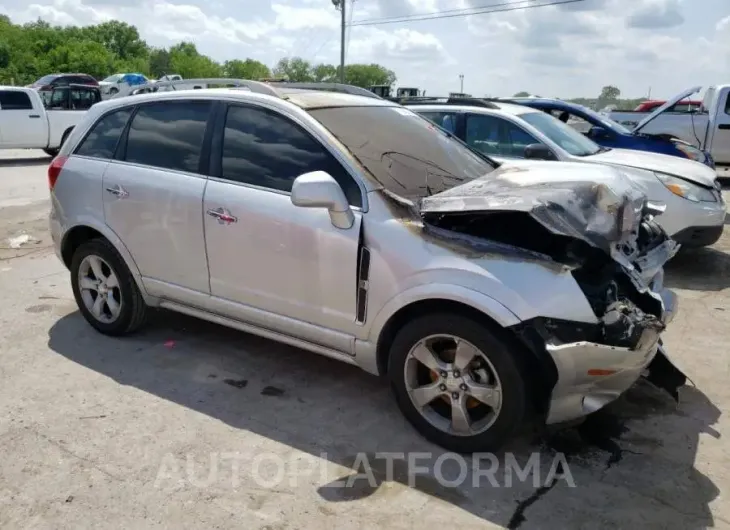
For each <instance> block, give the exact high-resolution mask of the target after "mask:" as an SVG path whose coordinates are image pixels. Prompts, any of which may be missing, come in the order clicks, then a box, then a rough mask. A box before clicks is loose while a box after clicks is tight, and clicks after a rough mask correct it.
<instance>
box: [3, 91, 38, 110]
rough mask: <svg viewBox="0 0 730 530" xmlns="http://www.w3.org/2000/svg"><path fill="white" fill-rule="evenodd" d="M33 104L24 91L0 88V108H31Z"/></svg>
mask: <svg viewBox="0 0 730 530" xmlns="http://www.w3.org/2000/svg"><path fill="white" fill-rule="evenodd" d="M32 108H33V104H32V103H31V102H30V97H28V94H26V93H25V92H21V91H19V90H0V109H1V110H31V109H32Z"/></svg>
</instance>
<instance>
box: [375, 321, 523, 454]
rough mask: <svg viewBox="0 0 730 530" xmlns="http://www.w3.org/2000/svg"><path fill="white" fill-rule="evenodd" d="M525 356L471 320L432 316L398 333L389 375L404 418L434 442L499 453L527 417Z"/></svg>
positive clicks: (461, 449) (452, 447)
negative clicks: (523, 366) (523, 365)
mask: <svg viewBox="0 0 730 530" xmlns="http://www.w3.org/2000/svg"><path fill="white" fill-rule="evenodd" d="M520 354H521V352H515V351H513V349H511V348H509V347H508V345H507V344H506V343H505V342H504V341H502V340H501V339H500V338H499V337H497V336H496V335H495V334H494V333H492V332H491V331H490V330H489V329H488V328H486V327H485V326H484V325H482V324H480V323H478V322H476V321H475V320H472V319H470V318H468V317H464V316H460V315H454V314H446V313H443V314H432V315H425V316H422V317H419V318H417V319H415V320H413V321H411V322H409V323H408V324H406V325H405V326H404V327H403V328H402V329H401V330H400V331H399V332H398V333H397V335H396V337H395V339H394V341H393V343H392V345H391V349H390V357H389V361H388V363H389V364H388V375H389V378H390V382H391V387H392V390H393V393H394V394H395V398H396V401H397V403H398V406H399V407H400V409H401V411H402V413H403V414H404V416H405V417H406V419H407V420H408V421H409V422H410V423H411V424H412V425H413V426H414V427H415V429H416V430H417V431H418V432H419V433H420V434H421V435H422V436H424V437H425V438H426V439H427V440H429V441H431V442H433V443H436V444H438V445H440V446H441V447H443V448H445V449H447V450H450V451H455V452H458V453H473V452H481V451H497V450H498V449H500V448H501V447H502V446H503V445H504V444H505V443H506V442H507V441H508V440H509V439H510V438H511V437H512V436H513V435H514V434H515V433H516V431H517V430H518V428H520V427H521V426H522V424H523V422H524V420H525V418H526V415H527V409H528V396H527V385H526V376H525V375H524V370H523V369H522V368H521V366H522V363H521V362H520V361H521V358H520V357H519V355H520Z"/></svg>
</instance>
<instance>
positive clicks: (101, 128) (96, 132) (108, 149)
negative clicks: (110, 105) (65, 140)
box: [76, 109, 132, 159]
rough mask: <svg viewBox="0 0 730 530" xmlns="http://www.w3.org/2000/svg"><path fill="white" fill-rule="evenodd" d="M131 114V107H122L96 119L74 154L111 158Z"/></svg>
mask: <svg viewBox="0 0 730 530" xmlns="http://www.w3.org/2000/svg"><path fill="white" fill-rule="evenodd" d="M131 114H132V110H131V109H122V110H118V111H116V112H112V113H110V114H107V115H106V116H104V117H103V118H102V119H100V120H99V121H97V122H96V124H95V125H94V126H93V127H92V128H91V131H89V134H88V135H87V136H86V138H84V140H83V141H82V142H81V145H79V146H78V148H76V154H77V155H81V156H90V157H93V158H104V159H111V158H113V157H114V152H115V151H116V149H117V144H118V143H119V138H120V137H121V136H122V131H124V126H125V125H126V124H127V120H129V116H130V115H131Z"/></svg>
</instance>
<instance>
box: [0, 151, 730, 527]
mask: <svg viewBox="0 0 730 530" xmlns="http://www.w3.org/2000/svg"><path fill="white" fill-rule="evenodd" d="M0 158H1V160H0V239H2V243H0V292H1V293H2V304H0V359H2V361H1V362H0V446H1V447H2V449H3V456H4V458H3V459H2V460H0V527H1V528H8V529H9V528H49V529H51V528H52V529H61V528H82V527H83V528H85V527H94V528H152V527H166V528H168V527H169V528H176V529H177V528H201V527H216V528H241V527H243V528H261V529H264V528H267V529H284V528H312V529H318V530H319V529H328V528H332V529H334V528H342V527H343V526H347V527H350V528H378V527H387V528H415V527H428V528H431V527H444V526H448V527H450V528H520V529H533V528H535V529H539V528H547V529H555V528H566V527H570V528H581V529H591V528H692V529H698V528H713V527H718V528H726V527H730V504H729V503H728V502H727V501H724V502H723V494H722V492H723V491H728V488H729V487H730V459H729V458H728V455H729V454H730V442H729V441H728V438H727V433H728V419H727V414H722V411H726V410H728V408H729V407H728V406H729V405H730V385H728V384H727V380H728V375H730V374H729V372H730V357H728V353H727V350H726V344H727V342H728V338H730V303H729V302H730V290H729V289H728V287H730V274H728V273H729V272H730V255H729V254H728V252H730V232H728V233H727V234H725V235H724V236H723V238H722V240H721V241H720V242H719V243H718V244H717V245H715V246H714V248H712V249H707V250H703V251H699V252H691V253H687V254H684V255H682V254H680V255H679V256H678V257H677V258H676V259H675V260H674V261H673V262H672V263H671V264H670V266H669V267H668V271H667V273H668V276H667V283H668V284H669V285H670V286H672V287H673V288H675V289H677V292H678V293H679V296H680V313H679V315H678V316H677V318H676V319H675V321H674V322H673V323H672V324H671V326H670V328H669V330H668V331H667V332H666V334H665V343H666V345H667V348H668V351H669V353H670V355H671V357H672V359H673V360H674V361H675V363H676V364H677V365H678V366H679V367H680V368H682V369H683V370H684V371H685V373H687V375H688V376H689V377H690V378H691V380H692V381H693V383H694V385H688V386H687V387H685V388H683V389H681V390H680V402H679V404H676V403H675V402H674V401H672V400H671V399H670V398H669V397H668V396H667V395H666V394H664V393H662V392H661V391H658V390H656V389H654V388H653V387H651V386H650V385H649V384H648V383H640V384H638V385H637V386H636V387H635V388H633V389H631V391H629V392H628V393H627V394H626V395H625V396H624V397H623V398H622V399H620V400H619V401H618V402H616V403H614V404H612V405H611V406H610V407H608V409H606V410H605V411H602V412H600V413H599V414H597V415H595V416H593V417H592V418H590V420H588V421H587V422H585V423H583V424H581V425H579V426H574V427H571V428H568V427H562V428H559V429H551V430H550V431H548V432H539V433H532V432H530V433H526V434H525V436H524V437H522V438H521V439H519V440H517V441H515V443H514V444H513V445H512V447H510V448H509V451H510V453H511V455H512V456H510V457H509V458H514V459H516V461H517V462H519V463H520V464H521V465H523V466H524V465H526V464H527V463H528V461H529V458H531V455H538V458H539V462H537V468H538V469H539V470H540V474H539V479H540V480H539V481H537V482H533V480H532V478H531V479H530V480H529V481H526V482H524V481H522V482H521V481H519V480H515V477H511V478H512V485H511V486H507V485H506V484H505V483H506V482H507V476H506V471H505V469H506V468H504V466H502V465H501V466H500V468H499V469H498V470H497V472H496V478H497V479H498V483H499V485H498V487H495V486H493V485H490V482H489V480H487V479H485V478H484V477H480V476H477V474H476V473H475V472H474V471H473V469H472V468H471V467H469V468H467V469H466V475H464V476H465V477H466V480H465V481H464V484H462V485H460V486H457V487H449V486H448V485H444V484H443V482H444V481H443V480H442V481H439V480H437V478H438V477H435V471H434V470H437V469H438V471H440V472H442V473H443V476H444V477H448V479H449V480H451V479H454V477H457V476H458V475H459V473H460V472H461V471H462V470H461V469H460V467H459V462H458V460H457V459H455V458H448V457H446V459H445V460H444V457H442V459H441V460H439V457H440V456H442V455H443V451H441V450H440V449H438V448H437V447H435V446H433V445H431V444H428V443H427V442H425V441H424V440H422V439H421V438H420V437H419V436H418V435H417V434H415V432H414V431H413V430H412V429H411V428H410V426H408V425H407V424H406V422H405V420H404V419H403V418H402V417H401V415H400V413H399V412H398V410H397V409H396V407H395V405H394V403H393V401H392V399H391V397H390V394H389V389H388V387H387V385H386V384H384V383H383V382H382V381H379V380H377V379H375V378H373V377H371V376H369V375H367V374H366V373H364V372H362V371H360V370H359V369H357V368H355V367H351V366H347V365H344V364H341V363H338V362H336V361H333V360H330V359H327V358H323V357H320V356H317V355H314V354H310V353H306V352H303V351H300V350H297V349H295V348H291V347H287V346H283V345H279V344H276V343H273V342H270V341H267V340H265V339H261V338H257V337H254V336H250V335H246V334H244V333H240V332H237V331H233V330H229V329H225V328H221V327H219V326H215V325H213V324H208V323H205V322H200V321H196V320H193V319H190V318H187V317H184V316H179V315H174V314H170V313H166V312H159V313H156V314H155V315H154V318H153V321H152V322H151V323H150V324H149V325H148V326H147V327H146V328H145V329H144V331H143V332H141V333H140V334H138V335H135V336H133V337H129V338H124V339H112V338H108V337H104V336H101V335H99V334H98V333H95V332H94V331H93V330H92V329H91V328H90V327H89V326H88V325H87V324H86V323H85V322H84V321H83V319H82V318H81V316H80V315H79V313H78V311H77V310H76V306H75V303H74V301H73V296H72V294H71V289H70V286H69V281H68V271H66V270H65V269H64V268H63V266H62V265H61V264H60V263H59V262H58V260H57V259H56V257H55V255H54V254H53V251H52V248H51V247H50V238H49V235H48V232H47V227H46V215H47V211H48V196H47V193H48V192H47V188H46V176H45V171H46V166H47V163H48V158H47V157H45V156H44V155H42V154H40V155H36V154H35V153H34V152H23V151H15V152H4V153H2V154H0ZM23 233H25V234H28V235H29V236H32V238H33V239H32V240H31V241H30V242H29V243H27V244H24V245H21V246H20V248H9V245H8V238H11V237H15V236H17V235H20V234H23ZM415 452H425V453H431V454H432V456H431V457H430V458H425V457H424V458H423V459H422V460H420V461H419V463H420V465H423V466H425V467H427V468H429V470H430V472H429V473H425V474H423V475H418V476H417V477H415V479H413V478H412V477H409V476H408V469H407V466H406V465H405V462H404V461H403V460H401V459H398V458H396V460H395V461H394V462H391V465H392V468H390V469H389V468H388V467H387V464H386V460H384V459H383V458H382V454H383V453H402V454H403V455H405V458H406V459H407V456H408V454H411V455H412V454H414V453H415ZM556 453H560V454H562V455H564V456H565V462H566V463H567V469H562V471H563V475H561V474H560V470H558V472H557V474H556V473H555V471H556V470H555V469H552V468H551V466H552V464H553V463H554V456H555V455H556ZM262 455H266V457H265V458H264V457H262ZM358 455H359V456H358ZM363 455H365V457H364V460H363ZM379 455H380V456H379ZM498 456H499V461H500V463H504V462H505V461H506V459H507V458H508V457H507V455H498ZM363 461H366V462H367V463H368V464H369V465H365V466H363ZM234 463H235V465H233V464H234ZM277 463H278V464H277ZM282 463H283V467H282V466H281V464H282ZM469 463H470V465H471V460H469ZM551 471H552V472H553V473H552V474H551ZM568 471H569V474H570V477H571V478H572V481H573V482H574V484H575V487H574V488H572V487H570V484H569V481H568V480H566V473H567V472H568ZM358 472H360V473H361V474H362V478H358V479H357V480H352V481H351V483H350V487H348V485H347V483H348V480H347V479H348V477H353V476H354V475H355V474H357V473H358ZM277 473H278V474H277ZM368 477H372V480H368ZM343 479H344V480H343ZM388 479H390V480H388ZM475 485H476V486H475Z"/></svg>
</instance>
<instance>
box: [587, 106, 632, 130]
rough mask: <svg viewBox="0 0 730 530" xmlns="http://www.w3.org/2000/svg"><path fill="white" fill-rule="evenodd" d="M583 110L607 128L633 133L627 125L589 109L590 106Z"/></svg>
mask: <svg viewBox="0 0 730 530" xmlns="http://www.w3.org/2000/svg"><path fill="white" fill-rule="evenodd" d="M581 111H582V112H583V114H585V115H586V116H588V117H590V118H592V119H593V120H594V121H596V122H598V123H600V124H601V125H603V126H604V127H605V128H607V129H611V130H612V131H614V132H617V133H619V134H631V131H630V130H628V129H627V128H626V127H624V126H623V125H621V124H620V123H619V122H617V121H613V120H612V119H611V118H609V117H608V116H606V115H604V114H598V113H597V112H596V111H595V110H592V109H589V108H588V107H584V108H582V109H581Z"/></svg>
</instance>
